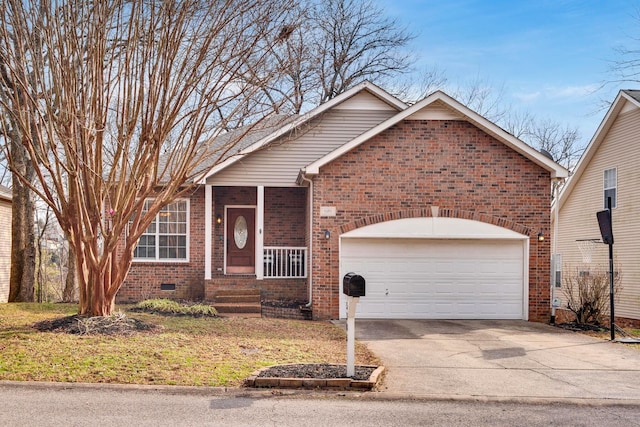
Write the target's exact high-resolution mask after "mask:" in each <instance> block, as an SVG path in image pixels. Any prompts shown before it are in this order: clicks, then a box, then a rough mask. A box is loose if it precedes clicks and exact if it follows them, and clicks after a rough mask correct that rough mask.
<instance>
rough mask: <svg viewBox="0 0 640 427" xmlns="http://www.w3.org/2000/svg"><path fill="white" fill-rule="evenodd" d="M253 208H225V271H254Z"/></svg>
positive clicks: (254, 212)
mask: <svg viewBox="0 0 640 427" xmlns="http://www.w3.org/2000/svg"><path fill="white" fill-rule="evenodd" d="M255 214H256V211H255V209H254V208H229V209H227V273H255Z"/></svg>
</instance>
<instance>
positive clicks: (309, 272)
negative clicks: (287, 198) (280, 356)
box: [300, 174, 313, 308]
mask: <svg viewBox="0 0 640 427" xmlns="http://www.w3.org/2000/svg"><path fill="white" fill-rule="evenodd" d="M300 178H302V180H303V181H306V182H308V183H309V257H308V259H307V263H308V266H307V279H309V302H308V303H306V304H305V305H304V306H305V307H307V308H309V307H311V304H312V302H313V268H312V262H311V261H312V260H313V181H312V180H310V179H309V178H307V177H306V176H305V175H304V174H300Z"/></svg>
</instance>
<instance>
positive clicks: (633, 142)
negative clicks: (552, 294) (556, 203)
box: [557, 108, 640, 319]
mask: <svg viewBox="0 0 640 427" xmlns="http://www.w3.org/2000/svg"><path fill="white" fill-rule="evenodd" d="M638 135H640V109H637V108H636V109H633V110H631V111H626V112H623V113H621V114H620V115H619V116H618V117H617V118H616V119H615V121H614V123H613V125H612V127H611V129H610V130H609V132H608V134H607V135H606V136H605V138H604V139H603V141H602V143H601V145H600V147H599V148H598V150H597V152H596V153H595V154H594V156H593V158H592V159H591V161H590V163H589V164H587V165H585V166H586V168H585V171H584V173H583V175H582V176H581V177H580V180H579V181H578V182H577V183H576V186H575V187H574V189H573V191H572V192H571V194H570V195H569V196H568V198H567V200H566V201H565V203H564V205H563V206H562V208H561V210H560V212H559V215H558V218H559V221H558V251H557V252H559V253H561V254H562V256H563V263H564V265H565V273H564V274H565V275H566V274H571V271H574V272H575V269H576V268H583V267H581V266H582V265H583V263H582V255H581V253H580V250H579V249H578V245H577V244H576V240H577V239H589V238H597V239H600V238H601V236H600V229H599V228H598V222H597V220H596V212H598V211H600V210H602V209H603V206H604V201H603V177H604V170H605V169H610V168H617V175H618V176H617V178H618V180H617V200H618V203H617V207H616V208H615V209H613V212H612V215H613V234H614V239H615V244H614V262H615V263H616V266H617V267H616V268H619V270H620V272H621V274H622V282H621V284H622V291H621V293H620V294H619V296H618V298H617V299H616V317H617V316H620V317H628V318H632V319H640V214H639V213H640V169H639V168H638V162H639V161H640V141H639V137H638ZM596 266H599V267H601V268H604V269H605V270H607V271H608V247H607V246H606V245H604V244H600V245H597V246H596V248H595V249H594V251H593V254H592V263H591V267H592V268H594V267H596ZM561 297H563V296H562V295H561ZM564 299H565V298H564V297H563V303H564Z"/></svg>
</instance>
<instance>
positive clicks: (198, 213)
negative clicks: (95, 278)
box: [116, 188, 204, 302]
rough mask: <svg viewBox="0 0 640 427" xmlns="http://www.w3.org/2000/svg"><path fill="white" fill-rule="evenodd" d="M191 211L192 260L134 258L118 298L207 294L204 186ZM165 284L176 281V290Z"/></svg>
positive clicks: (133, 299)
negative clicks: (156, 260) (166, 288)
mask: <svg viewBox="0 0 640 427" xmlns="http://www.w3.org/2000/svg"><path fill="white" fill-rule="evenodd" d="M189 214H190V216H189V261H188V262H167V263H165V262H134V263H133V264H132V266H131V269H130V270H129V274H128V275H127V279H126V280H125V283H124V284H123V286H122V288H120V291H118V294H117V296H116V301H117V302H137V301H141V300H144V299H148V298H171V299H184V300H201V299H203V298H204V189H203V188H200V189H198V190H196V191H195V192H194V193H193V195H192V196H191V198H190V207H189ZM162 284H171V285H175V290H161V288H160V287H161V285H162Z"/></svg>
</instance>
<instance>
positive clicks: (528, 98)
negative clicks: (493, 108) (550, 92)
mask: <svg viewBox="0 0 640 427" xmlns="http://www.w3.org/2000/svg"><path fill="white" fill-rule="evenodd" d="M541 95H542V93H541V92H540V91H536V92H529V93H523V92H521V93H514V94H513V97H514V98H516V99H519V100H520V101H522V102H534V101H536V100H538V99H539V98H540V96H541Z"/></svg>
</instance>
